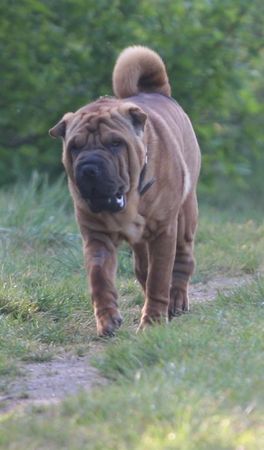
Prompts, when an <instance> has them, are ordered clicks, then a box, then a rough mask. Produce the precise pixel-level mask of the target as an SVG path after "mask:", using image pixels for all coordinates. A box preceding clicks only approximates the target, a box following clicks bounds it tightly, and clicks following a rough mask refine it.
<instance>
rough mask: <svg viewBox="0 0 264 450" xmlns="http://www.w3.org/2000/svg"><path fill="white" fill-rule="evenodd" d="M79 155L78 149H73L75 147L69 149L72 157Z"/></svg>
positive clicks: (79, 150)
mask: <svg viewBox="0 0 264 450" xmlns="http://www.w3.org/2000/svg"><path fill="white" fill-rule="evenodd" d="M80 153H81V149H80V148H75V147H73V148H71V154H72V156H73V157H75V158H76V157H77V156H78V155H79V154H80Z"/></svg>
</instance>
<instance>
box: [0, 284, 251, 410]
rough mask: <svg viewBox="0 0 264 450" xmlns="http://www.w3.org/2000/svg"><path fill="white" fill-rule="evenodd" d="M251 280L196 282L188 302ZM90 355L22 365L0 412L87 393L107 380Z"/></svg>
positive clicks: (209, 298) (211, 296)
mask: <svg viewBox="0 0 264 450" xmlns="http://www.w3.org/2000/svg"><path fill="white" fill-rule="evenodd" d="M250 279H251V277H249V276H244V277H243V278H241V277H239V278H223V277H217V278H214V279H213V280H211V281H208V282H207V283H197V284H195V285H193V286H192V287H191V289H190V298H191V303H195V302H204V301H212V300H214V299H215V298H216V296H217V294H218V292H228V291H232V290H234V289H236V288H237V287H240V286H243V285H245V284H247V283H248V282H249V281H250ZM90 359H91V356H85V357H77V356H72V355H67V354H65V355H63V356H60V357H57V358H55V359H53V360H52V361H49V362H41V363H30V364H24V365H23V366H22V376H21V377H19V378H17V379H16V380H15V381H14V382H13V383H11V384H10V386H9V389H8V394H7V395H5V396H3V397H1V396H0V412H2V413H3V412H7V411H9V410H10V409H13V408H14V407H19V406H24V405H27V404H30V405H33V404H35V405H45V404H52V403H58V402H59V401H61V400H63V399H64V398H65V397H67V396H69V395H73V394H77V393H78V392H80V391H83V390H85V391H89V390H91V388H93V387H94V386H96V385H103V384H106V383H107V380H106V379H105V378H103V377H102V376H101V375H100V373H99V371H98V370H97V369H95V368H94V367H92V366H91V363H90Z"/></svg>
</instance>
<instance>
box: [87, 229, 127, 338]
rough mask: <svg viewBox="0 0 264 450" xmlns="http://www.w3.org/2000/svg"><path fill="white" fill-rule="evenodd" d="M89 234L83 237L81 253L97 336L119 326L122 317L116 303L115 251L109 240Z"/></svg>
mask: <svg viewBox="0 0 264 450" xmlns="http://www.w3.org/2000/svg"><path fill="white" fill-rule="evenodd" d="M103 237H104V239H103V240H99V239H94V238H89V240H87V241H84V257H85V262H86V265H87V269H88V274H89V282H90V289H91V294H92V302H93V306H94V313H95V317H96V324H97V333H98V335H99V336H111V335H113V334H114V332H115V330H116V329H117V328H119V326H120V325H121V322H122V317H121V315H120V313H119V310H118V306H117V297H118V295H117V290H116V287H115V277H116V269H117V254H116V253H117V252H116V247H115V245H114V244H113V243H112V241H111V240H110V239H109V238H108V237H107V236H103Z"/></svg>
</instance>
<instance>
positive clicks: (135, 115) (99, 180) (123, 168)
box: [50, 100, 146, 213]
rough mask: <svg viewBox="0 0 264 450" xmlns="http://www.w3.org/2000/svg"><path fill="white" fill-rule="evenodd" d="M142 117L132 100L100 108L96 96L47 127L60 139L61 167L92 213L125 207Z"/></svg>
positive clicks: (138, 162) (139, 151) (134, 179)
mask: <svg viewBox="0 0 264 450" xmlns="http://www.w3.org/2000/svg"><path fill="white" fill-rule="evenodd" d="M96 105H98V107H97V108H96ZM91 106H92V107H93V108H91ZM145 120H146V115H145V114H144V113H143V111H141V110H140V109H139V108H137V107H136V106H135V105H133V104H132V106H131V104H122V105H121V106H120V105H119V107H116V106H115V107H111V106H110V107H109V106H105V105H104V106H103V107H102V106H101V105H100V100H99V101H98V102H95V103H94V104H92V105H89V106H88V107H87V108H82V109H81V110H80V111H79V112H77V113H74V114H67V115H66V116H65V117H64V118H63V120H62V121H61V122H60V123H59V124H58V125H56V126H55V127H54V128H53V129H52V130H51V131H50V134H51V135H53V136H54V135H55V136H58V135H61V136H63V137H64V153H63V163H64V166H65V169H66V171H67V173H68V175H69V177H70V179H71V180H72V181H73V182H74V184H75V186H76V187H77V188H78V191H79V194H80V195H81V197H82V198H83V199H85V200H86V202H87V204H88V206H89V208H90V210H91V211H92V212H93V213H99V212H102V211H108V212H110V213H116V212H119V211H121V210H123V209H124V208H125V207H126V202H127V193H128V192H129V191H130V190H131V188H133V187H136V186H137V185H138V180H139V176H140V171H141V169H142V166H143V164H144V158H145V148H144V145H143V142H142V137H143V129H144V124H145ZM58 127H59V128H58Z"/></svg>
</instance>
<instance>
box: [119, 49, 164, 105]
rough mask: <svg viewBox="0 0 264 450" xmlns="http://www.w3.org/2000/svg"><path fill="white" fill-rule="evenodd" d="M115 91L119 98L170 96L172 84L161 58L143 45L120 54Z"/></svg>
mask: <svg viewBox="0 0 264 450" xmlns="http://www.w3.org/2000/svg"><path fill="white" fill-rule="evenodd" d="M113 91H114V94H115V96H116V97H119V98H126V97H131V96H132V95H137V94H139V92H147V93H158V94H163V95H167V96H170V95H171V88H170V83H169V80H168V76H167V72H166V68H165V65H164V63H163V61H162V59H161V58H160V56H159V55H158V54H157V53H156V52H154V51H153V50H150V49H149V48H147V47H143V46H141V45H136V46H133V47H127V48H126V49H125V50H123V51H122V52H121V53H120V55H119V57H118V59H117V61H116V64H115V67H114V71H113Z"/></svg>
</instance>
